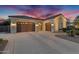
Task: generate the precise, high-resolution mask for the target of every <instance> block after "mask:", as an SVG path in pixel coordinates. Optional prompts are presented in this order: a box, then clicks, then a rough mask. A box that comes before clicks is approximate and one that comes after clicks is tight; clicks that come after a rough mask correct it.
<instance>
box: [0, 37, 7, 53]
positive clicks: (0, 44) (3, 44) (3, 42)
mask: <svg viewBox="0 0 79 59" xmlns="http://www.w3.org/2000/svg"><path fill="white" fill-rule="evenodd" d="M7 43H8V40H3V38H0V54H2V51H4V48H5V47H6V45H7Z"/></svg>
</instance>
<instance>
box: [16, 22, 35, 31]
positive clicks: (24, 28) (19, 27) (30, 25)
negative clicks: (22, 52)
mask: <svg viewBox="0 0 79 59" xmlns="http://www.w3.org/2000/svg"><path fill="white" fill-rule="evenodd" d="M34 30H35V25H34V23H25V24H22V23H18V24H17V31H18V32H32V31H34Z"/></svg>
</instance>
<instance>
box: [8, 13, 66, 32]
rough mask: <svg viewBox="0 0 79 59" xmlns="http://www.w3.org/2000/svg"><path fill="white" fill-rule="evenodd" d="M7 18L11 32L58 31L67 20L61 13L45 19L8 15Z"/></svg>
mask: <svg viewBox="0 0 79 59" xmlns="http://www.w3.org/2000/svg"><path fill="white" fill-rule="evenodd" d="M9 20H10V21H11V24H10V26H11V27H10V29H11V30H10V31H11V33H16V32H32V31H35V32H39V31H51V32H59V31H61V30H62V29H63V28H66V27H67V20H66V18H65V17H64V15H62V14H58V15H55V16H51V17H49V18H47V19H37V18H32V17H28V16H9Z"/></svg>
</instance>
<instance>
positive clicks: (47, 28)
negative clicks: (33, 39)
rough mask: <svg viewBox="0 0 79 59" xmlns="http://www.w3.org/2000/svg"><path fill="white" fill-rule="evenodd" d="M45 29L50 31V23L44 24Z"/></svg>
mask: <svg viewBox="0 0 79 59" xmlns="http://www.w3.org/2000/svg"><path fill="white" fill-rule="evenodd" d="M45 27H46V31H51V23H50V22H48V23H46V24H45Z"/></svg>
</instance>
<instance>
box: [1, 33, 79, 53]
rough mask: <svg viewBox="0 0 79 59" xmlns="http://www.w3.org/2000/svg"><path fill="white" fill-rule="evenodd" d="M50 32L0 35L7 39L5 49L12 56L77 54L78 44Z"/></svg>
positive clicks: (78, 50) (78, 51)
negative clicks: (12, 54)
mask: <svg viewBox="0 0 79 59" xmlns="http://www.w3.org/2000/svg"><path fill="white" fill-rule="evenodd" d="M54 35H55V33H51V32H37V33H36V32H27V33H26V32H25V33H17V34H0V37H4V38H7V39H9V43H8V45H7V46H6V48H5V51H7V53H14V54H62V53H64V54H67V53H68V54H69V53H79V44H78V43H74V42H71V41H67V40H64V39H60V38H57V37H55V36H54Z"/></svg>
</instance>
